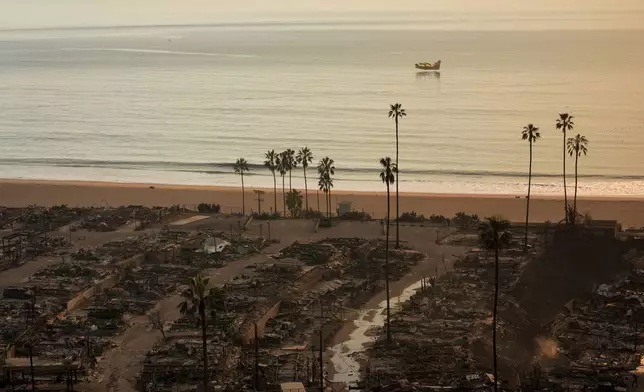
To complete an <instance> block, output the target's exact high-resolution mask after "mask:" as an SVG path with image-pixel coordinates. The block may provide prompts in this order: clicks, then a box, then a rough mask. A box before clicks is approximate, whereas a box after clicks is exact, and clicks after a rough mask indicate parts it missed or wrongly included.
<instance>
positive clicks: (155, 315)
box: [148, 310, 166, 340]
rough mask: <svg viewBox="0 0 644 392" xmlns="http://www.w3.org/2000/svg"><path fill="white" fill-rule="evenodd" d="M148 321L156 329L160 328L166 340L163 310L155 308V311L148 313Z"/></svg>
mask: <svg viewBox="0 0 644 392" xmlns="http://www.w3.org/2000/svg"><path fill="white" fill-rule="evenodd" d="M148 322H149V323H150V326H151V327H152V328H154V329H158V330H159V331H160V332H161V335H162V336H163V340H166V336H165V331H164V330H163V324H164V321H163V317H161V312H159V311H158V310H155V311H154V312H151V313H148Z"/></svg>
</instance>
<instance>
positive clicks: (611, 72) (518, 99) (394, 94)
mask: <svg viewBox="0 0 644 392" xmlns="http://www.w3.org/2000/svg"><path fill="white" fill-rule="evenodd" d="M640 16H641V15H640ZM544 17H545V16H544ZM584 17H586V18H588V21H589V22H588V23H587V24H583V23H581V24H579V23H580V22H579V21H577V22H576V23H578V24H573V25H568V26H567V27H568V28H567V29H566V30H563V31H555V30H551V29H552V28H554V27H556V25H554V24H552V23H542V24H538V23H537V24H535V23H533V22H534V21H529V20H528V21H525V23H533V24H534V26H532V25H530V26H531V28H529V29H516V28H515V27H516V26H515V25H514V24H513V20H512V19H507V18H506V19H507V20H506V19H503V20H502V21H497V22H498V24H494V23H492V24H488V25H485V26H480V29H478V30H477V26H476V25H473V24H467V23H463V22H462V21H461V20H459V19H458V18H456V19H454V20H449V19H448V20H446V19H445V18H441V19H440V20H438V19H437V20H435V21H434V22H435V23H433V22H432V20H431V18H429V19H427V18H425V19H422V20H413V19H412V21H411V22H410V21H409V20H407V21H388V22H386V23H379V22H374V21H369V22H368V23H367V22H365V23H355V22H351V21H347V22H343V23H326V24H305V23H302V24H276V25H273V24H265V25H239V26H234V25H233V26H183V27H147V28H101V29H73V30H35V31H4V32H2V31H0V86H1V89H2V92H1V93H0V177H4V178H37V179H70V180H105V181H134V182H154V183H177V184H213V185H235V186H236V185H237V184H238V178H237V177H235V176H234V174H233V173H232V168H231V165H230V164H231V163H232V162H234V160H235V159H236V158H238V157H245V158H246V159H247V160H248V161H249V162H251V163H254V164H260V163H261V161H262V160H263V154H264V152H265V151H266V150H267V149H276V150H278V151H279V150H283V149H286V148H293V149H295V150H297V149H298V148H300V147H302V146H305V145H306V146H309V148H311V149H312V150H313V152H314V154H315V156H316V158H321V157H322V156H324V155H329V156H330V157H332V158H333V159H334V160H335V162H336V166H337V168H338V171H337V177H338V179H337V182H336V188H337V189H347V190H381V189H383V186H382V184H381V183H380V181H379V178H378V160H379V158H380V157H382V156H386V155H389V156H392V157H393V156H394V154H395V152H394V144H393V143H394V134H393V122H392V121H391V120H390V119H388V118H387V110H388V105H389V104H390V103H393V102H401V103H402V104H403V105H404V107H405V108H406V110H407V112H408V117H407V118H405V119H404V120H403V122H402V124H401V145H400V151H401V163H400V167H401V177H402V180H403V181H402V182H401V190H402V191H429V192H467V193H471V192H480V193H517V194H520V193H524V192H525V187H526V178H525V174H526V173H527V168H528V155H527V153H528V145H527V143H526V142H524V141H521V139H520V131H521V129H522V127H523V126H524V125H525V124H527V123H529V122H534V123H535V124H536V125H538V126H540V127H541V130H542V135H543V139H542V140H540V141H539V142H538V143H537V145H536V147H535V161H534V172H535V173H536V174H537V176H536V179H535V180H534V181H535V182H536V184H535V188H534V190H535V191H536V192H539V193H548V194H554V193H560V192H561V178H560V176H559V173H560V170H561V169H560V167H561V133H560V132H558V131H556V130H555V129H554V123H555V119H556V116H557V113H559V112H561V111H570V112H572V113H573V114H574V115H575V116H576V120H577V121H576V122H577V128H576V130H575V133H576V132H580V133H582V134H584V135H586V136H587V137H588V139H589V140H590V146H589V155H588V156H587V157H583V158H582V160H581V164H580V173H581V177H580V194H582V195H642V194H644V157H643V155H642V152H643V151H644V110H643V108H644V89H643V87H644V78H643V77H642V64H643V63H644V30H637V29H634V28H632V27H633V26H627V27H625V28H624V29H621V30H609V29H607V28H606V26H604V25H603V24H601V23H599V22H597V23H599V24H598V26H599V27H598V28H596V29H593V28H592V26H593V25H594V24H593V23H595V22H596V20H599V19H600V18H599V17H598V16H597V15H594V16H593V15H586V16H584ZM630 17H631V18H633V16H632V15H630ZM581 19H582V21H583V20H585V19H583V17H582V18H581ZM497 22H495V23H497ZM514 22H516V21H514ZM436 26H438V27H436ZM513 26H514V27H513ZM535 26H536V27H535ZM538 26H541V27H543V28H537V27H538ZM544 26H549V27H544ZM571 26H572V27H571ZM434 27H436V28H434ZM495 27H498V29H503V30H505V31H495ZM438 59H442V60H443V70H442V72H441V73H440V77H439V75H435V74H433V73H429V74H418V73H417V72H416V70H415V69H414V67H413V64H414V63H415V62H418V61H435V60H438ZM568 167H569V172H570V173H572V168H573V161H572V160H570V161H569V165H568ZM252 174H253V175H252V176H249V177H248V178H247V180H246V183H247V184H250V186H251V187H260V186H262V187H271V186H272V177H270V173H269V172H268V171H267V170H265V169H263V168H262V167H261V166H257V167H253V172H252ZM294 182H295V186H297V187H300V186H303V181H302V180H301V173H300V172H299V171H298V172H297V177H296V178H294ZM314 182H315V181H314ZM301 183H302V184H301Z"/></svg>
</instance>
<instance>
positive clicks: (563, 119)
mask: <svg viewBox="0 0 644 392" xmlns="http://www.w3.org/2000/svg"><path fill="white" fill-rule="evenodd" d="M573 119H574V117H573V116H572V115H570V114H568V113H560V114H559V118H558V119H557V123H556V127H557V129H561V131H562V132H563V182H564V212H565V213H566V223H568V188H566V132H567V131H572V129H573V128H574V127H575V122H574V121H573Z"/></svg>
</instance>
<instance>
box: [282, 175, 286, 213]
mask: <svg viewBox="0 0 644 392" xmlns="http://www.w3.org/2000/svg"><path fill="white" fill-rule="evenodd" d="M282 200H283V201H284V206H283V207H284V210H283V211H284V216H285V217H286V188H285V187H284V175H282Z"/></svg>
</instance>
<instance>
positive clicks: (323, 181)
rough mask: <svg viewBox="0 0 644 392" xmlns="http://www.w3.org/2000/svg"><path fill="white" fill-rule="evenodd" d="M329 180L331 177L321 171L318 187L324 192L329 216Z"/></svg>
mask: <svg viewBox="0 0 644 392" xmlns="http://www.w3.org/2000/svg"><path fill="white" fill-rule="evenodd" d="M328 181H329V178H328V177H327V176H326V174H323V173H320V176H319V179H318V189H319V190H321V191H322V192H323V193H324V203H325V205H324V208H326V216H327V217H329V196H328V193H329V186H328ZM318 201H319V200H318Z"/></svg>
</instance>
